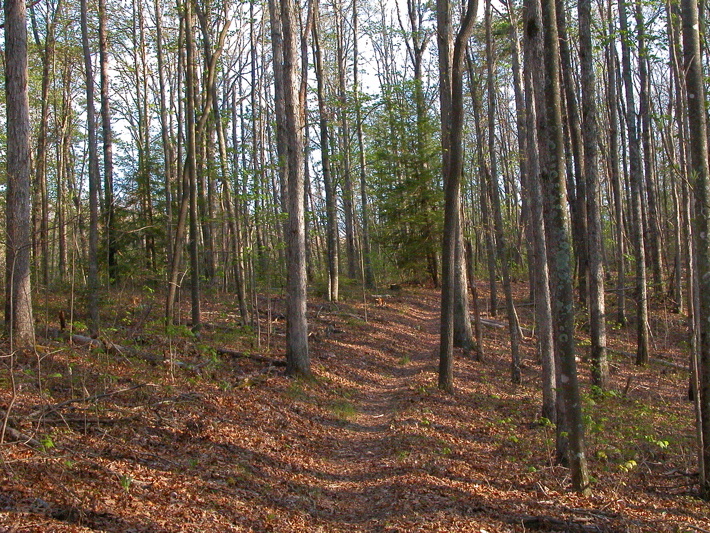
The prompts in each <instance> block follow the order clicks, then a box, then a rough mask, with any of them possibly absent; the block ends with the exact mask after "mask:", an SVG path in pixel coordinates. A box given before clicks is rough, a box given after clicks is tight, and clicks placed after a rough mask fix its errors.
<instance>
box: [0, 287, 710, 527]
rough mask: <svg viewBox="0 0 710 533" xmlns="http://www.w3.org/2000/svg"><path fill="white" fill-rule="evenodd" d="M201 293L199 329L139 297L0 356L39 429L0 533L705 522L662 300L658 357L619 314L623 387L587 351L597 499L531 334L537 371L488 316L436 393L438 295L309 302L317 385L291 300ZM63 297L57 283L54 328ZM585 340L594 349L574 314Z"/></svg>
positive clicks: (616, 354) (3, 372) (672, 329)
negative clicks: (644, 353)
mask: <svg viewBox="0 0 710 533" xmlns="http://www.w3.org/2000/svg"><path fill="white" fill-rule="evenodd" d="M517 291H518V297H519V298H518V299H519V301H520V302H522V300H523V299H524V294H525V287H523V286H522V285H520V286H518V287H517ZM206 300H207V301H206V306H205V323H206V327H205V328H204V330H203V331H202V333H201V334H200V338H196V337H194V336H193V335H192V334H191V333H190V332H189V329H188V328H186V327H180V326H178V327H174V328H171V330H170V331H168V332H165V331H164V328H162V327H161V326H160V320H159V317H158V315H159V308H160V299H159V297H157V296H155V295H154V294H151V293H149V292H143V293H140V294H135V295H123V296H121V297H120V298H118V297H117V298H116V299H115V301H113V302H107V308H108V309H111V310H112V311H111V314H110V318H109V319H107V325H106V328H105V332H104V334H103V337H102V338H101V339H100V340H101V341H102V342H101V346H100V347H98V348H97V347H94V348H92V347H91V346H88V345H77V344H70V343H68V342H67V340H66V334H65V335H64V336H61V335H60V336H59V337H57V336H56V335H53V334H51V333H52V332H51V331H48V330H47V329H46V328H45V333H47V334H46V335H43V336H42V337H40V341H39V345H38V347H37V352H36V353H31V354H21V355H18V356H17V357H16V358H14V359H10V358H8V357H5V358H3V359H2V362H0V365H2V366H1V367H0V380H1V382H0V409H2V410H3V411H4V412H7V413H8V414H9V416H8V417H7V422H8V425H7V428H11V429H13V430H14V431H15V432H17V433H19V434H21V435H23V436H25V437H26V438H25V439H22V438H20V440H17V439H16V438H15V437H17V435H15V436H14V437H13V435H10V433H9V431H6V434H5V441H6V442H5V443H3V444H2V445H0V531H111V532H119V531H120V532H129V531H135V532H156V533H157V532H178V531H181V532H182V531H215V532H220V531H225V532H226V531H275V532H291V531H294V532H296V531H324V532H330V531H333V532H337V531H372V532H375V531H392V532H394V531H452V532H453V531H473V532H484V531H488V532H491V533H492V532H498V531H501V532H503V531H512V532H522V531H531V530H543V531H583V532H587V531H619V532H621V531H631V532H635V531H668V532H671V531H674V532H675V531H701V532H702V531H710V518H708V517H709V516H710V506H708V504H707V503H705V502H702V501H701V500H699V499H698V498H697V497H696V493H697V464H696V453H695V448H694V429H693V428H694V422H693V420H694V418H693V410H692V404H690V403H689V402H688V401H687V382H688V375H687V372H686V371H685V370H684V366H685V365H686V364H687V361H686V359H687V355H686V354H687V345H686V343H685V341H684V339H685V333H684V327H685V326H684V317H683V316H680V315H676V314H672V313H670V312H669V311H667V310H665V309H664V308H663V306H662V305H661V304H660V303H658V302H657V303H656V305H655V306H654V313H653V316H652V320H653V323H652V328H653V331H654V339H653V340H654V344H653V347H654V355H655V356H656V359H655V360H654V361H653V362H652V363H651V364H650V365H649V366H648V367H637V366H635V365H634V364H633V359H632V358H631V357H629V353H630V352H633V331H634V329H633V325H631V326H628V327H627V328H610V346H611V347H612V348H613V350H614V351H613V352H612V353H611V358H612V361H611V371H612V380H613V388H612V390H611V391H608V392H605V391H599V390H594V389H592V388H591V387H590V386H589V383H588V376H589V371H588V367H587V366H586V363H585V362H584V361H583V359H582V360H581V361H580V363H581V366H580V373H581V376H582V378H583V392H584V396H583V397H584V409H585V421H586V428H587V438H588V441H587V442H588V456H589V458H590V467H591V472H592V475H593V477H594V483H593V487H592V488H593V495H592V496H591V497H589V498H583V497H580V496H577V495H575V494H573V493H570V492H569V491H568V489H569V477H568V473H567V471H566V470H565V469H564V468H562V467H560V466H557V465H555V464H554V462H553V457H554V428H553V427H552V426H551V425H550V424H549V423H548V422H547V421H545V420H544V419H541V418H540V414H539V412H540V402H541V394H540V377H539V374H540V366H539V364H538V362H537V361H536V357H535V343H534V338H533V337H532V336H531V335H530V333H531V332H530V331H527V333H528V335H527V338H526V340H525V341H524V344H523V349H524V354H525V361H524V366H523V385H521V386H514V385H512V384H511V383H510V380H509V352H508V344H507V333H506V330H505V328H497V327H491V326H490V325H489V326H486V327H485V330H484V334H485V353H486V359H485V361H483V362H474V361H473V360H471V359H470V358H469V357H467V356H466V354H463V353H458V354H457V360H456V366H455V380H456V393H455V394H454V395H453V396H450V395H446V394H443V393H441V392H439V391H438V390H437V388H436V382H437V379H436V368H437V344H438V309H439V307H438V306H439V294H438V292H436V291H434V290H431V289H425V288H419V287H404V288H403V289H402V290H399V291H393V292H391V293H390V294H389V297H387V298H368V299H367V303H365V302H364V301H363V299H362V297H361V296H359V297H356V296H354V295H353V296H352V297H351V298H350V299H348V300H346V301H345V302H343V303H338V304H330V303H328V302H325V301H322V300H319V299H317V298H313V299H312V300H311V302H310V304H309V322H310V327H311V343H310V344H311V357H312V363H313V369H314V379H312V380H304V379H291V378H288V377H286V376H284V373H283V367H281V366H278V362H279V361H281V360H282V354H283V342H284V330H285V326H284V322H283V314H282V313H283V296H282V295H280V294H278V293H273V294H271V295H269V296H268V297H267V296H262V297H261V298H260V301H259V303H260V309H261V313H260V320H259V323H258V324H257V325H256V326H255V327H243V326H239V325H238V321H237V318H236V310H235V304H234V302H233V301H232V300H231V298H230V297H229V296H219V295H214V296H213V297H210V298H208V299H206ZM62 302H64V303H62ZM65 303H66V300H65V299H63V298H62V299H60V298H56V299H55V300H52V299H50V298H47V299H46V305H45V308H44V311H40V312H39V313H38V318H39V320H40V322H41V324H40V327H39V329H40V330H42V328H43V327H44V325H45V324H48V325H50V326H53V327H58V319H57V318H56V317H57V316H58V313H59V311H60V310H62V306H63V305H64V304H65ZM519 312H520V316H521V320H522V322H523V324H524V325H525V326H526V327H527V328H529V327H530V326H531V324H530V320H531V309H530V308H529V307H526V306H524V305H521V306H520V309H519ZM187 314H188V313H187V312H185V315H187ZM488 318H490V319H491V320H492V321H494V322H495V321H496V320H502V318H500V317H499V318H495V317H488ZM501 323H503V322H501ZM73 325H74V326H75V327H76V328H77V332H78V333H81V329H82V324H80V323H76V322H75V323H74V324H73ZM578 343H579V349H580V355H581V356H583V355H584V353H585V352H586V344H588V342H587V341H586V337H585V331H584V327H583V325H582V323H581V322H580V325H579V327H578ZM116 345H117V346H118V347H119V348H115V346H116ZM121 348H130V349H129V350H123V351H122V350H121ZM11 362H12V368H10V364H11ZM274 362H275V363H277V364H272V363H274ZM13 391H14V393H13ZM29 437H31V438H32V439H33V440H32V441H31V442H26V441H27V438H29Z"/></svg>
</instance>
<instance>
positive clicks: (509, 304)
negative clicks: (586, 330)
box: [486, 0, 522, 383]
mask: <svg viewBox="0 0 710 533" xmlns="http://www.w3.org/2000/svg"><path fill="white" fill-rule="evenodd" d="M491 9H492V7H491V0H487V1H486V58H487V64H488V65H487V66H488V78H487V79H488V153H489V158H490V162H491V173H490V183H489V187H490V193H491V200H492V202H491V206H492V207H493V221H494V225H495V235H496V253H497V256H498V263H499V266H500V269H501V272H502V274H503V291H504V292H505V307H506V314H507V315H508V331H509V334H510V353H511V364H510V379H511V381H512V382H513V383H520V382H521V381H522V377H521V375H520V334H519V332H520V326H519V324H518V317H517V314H516V312H515V303H514V301H513V289H512V287H511V281H510V263H511V259H510V254H509V253H508V244H507V239H506V238H505V231H504V228H503V215H502V212H501V201H500V192H499V188H498V167H497V161H498V157H497V153H496V150H497V147H496V143H495V136H496V135H495V117H496V94H495V83H494V74H493V70H494V69H493V63H494V58H493V37H492V27H491V26H492V14H491Z"/></svg>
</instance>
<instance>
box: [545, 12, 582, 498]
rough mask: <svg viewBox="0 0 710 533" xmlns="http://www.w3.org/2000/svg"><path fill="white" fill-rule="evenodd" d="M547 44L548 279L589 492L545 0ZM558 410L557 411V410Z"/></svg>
mask: <svg viewBox="0 0 710 533" xmlns="http://www.w3.org/2000/svg"><path fill="white" fill-rule="evenodd" d="M542 21H543V27H544V43H545V100H546V103H547V125H548V126H547V132H546V133H547V143H548V146H549V148H550V151H549V161H548V162H547V164H546V166H545V167H544V168H543V170H542V174H541V176H542V182H543V184H544V192H543V194H544V196H545V202H546V203H547V204H548V208H546V215H547V218H546V220H545V230H546V231H547V242H548V245H549V249H548V255H549V266H550V283H551V286H552V287H553V288H554V298H553V302H554V304H553V317H554V331H555V339H556V349H557V351H558V354H559V355H558V359H557V363H558V365H559V368H558V378H559V379H558V384H557V385H558V387H559V390H560V394H561V395H562V404H563V413H562V415H563V416H564V419H565V422H566V427H567V429H568V432H569V434H568V442H569V452H568V460H569V466H570V469H571V473H572V486H573V488H574V490H576V491H578V492H582V493H588V492H589V478H588V473H587V460H586V457H585V453H584V422H583V420H582V406H581V403H580V396H579V383H578V378H577V363H576V359H575V342H574V293H573V286H572V278H573V272H572V238H571V231H570V219H569V211H568V208H567V191H566V183H565V162H564V157H565V153H564V139H563V129H562V106H561V94H560V93H561V91H560V81H559V80H560V78H559V76H560V71H559V63H558V57H559V39H558V37H557V24H556V13H555V3H554V0H543V1H542ZM558 414H559V413H558Z"/></svg>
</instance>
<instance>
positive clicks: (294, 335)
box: [278, 0, 311, 375]
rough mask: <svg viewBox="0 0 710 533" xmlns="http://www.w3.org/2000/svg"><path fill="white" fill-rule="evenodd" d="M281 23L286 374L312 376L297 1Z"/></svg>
mask: <svg viewBox="0 0 710 533" xmlns="http://www.w3.org/2000/svg"><path fill="white" fill-rule="evenodd" d="M278 16H279V20H280V23H281V30H282V32H283V48H282V50H283V70H282V72H281V75H282V76H283V79H282V87H283V95H284V106H283V110H282V112H283V113H284V115H283V116H281V117H278V118H280V120H281V121H282V122H283V124H284V133H285V140H286V142H285V148H286V153H285V154H282V155H281V159H282V160H283V161H285V162H286V164H287V169H288V191H287V199H288V224H287V229H288V231H287V239H286V252H287V253H286V257H287V262H288V264H287V299H286V371H287V372H288V373H289V374H291V375H310V374H311V363H310V357H309V354H308V322H307V319H306V297H307V294H306V225H305V214H304V210H303V193H304V176H303V158H304V146H303V116H304V115H303V111H302V109H301V100H300V98H299V86H300V84H299V72H298V66H299V61H298V22H297V18H296V17H297V12H296V5H295V4H294V1H293V0H280V5H279V14H278Z"/></svg>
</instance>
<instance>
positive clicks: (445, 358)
mask: <svg viewBox="0 0 710 533" xmlns="http://www.w3.org/2000/svg"><path fill="white" fill-rule="evenodd" d="M477 4H478V2H477V0H468V2H467V7H466V14H465V15H464V18H463V20H462V22H461V27H460V28H459V31H458V33H457V35H456V40H455V41H454V42H453V43H452V27H451V6H450V4H449V2H448V0H437V4H436V11H437V30H438V32H437V35H438V38H437V41H438V44H439V89H440V99H441V121H442V147H443V150H444V151H443V153H444V161H443V173H444V195H445V204H444V243H443V248H442V254H441V257H442V284H441V344H440V355H439V388H440V389H442V390H444V391H446V392H453V388H454V384H453V348H454V304H455V301H456V298H455V290H456V289H455V284H456V248H457V242H458V241H459V235H460V227H459V224H460V222H459V209H460V201H461V200H460V194H461V174H462V170H463V146H462V136H463V60H464V54H465V53H466V42H467V41H468V38H469V37H470V35H471V32H472V31H473V22H474V20H475V16H476V10H477V8H478V5H477ZM452 44H453V50H452V46H451V45H452ZM459 257H460V256H459Z"/></svg>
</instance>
